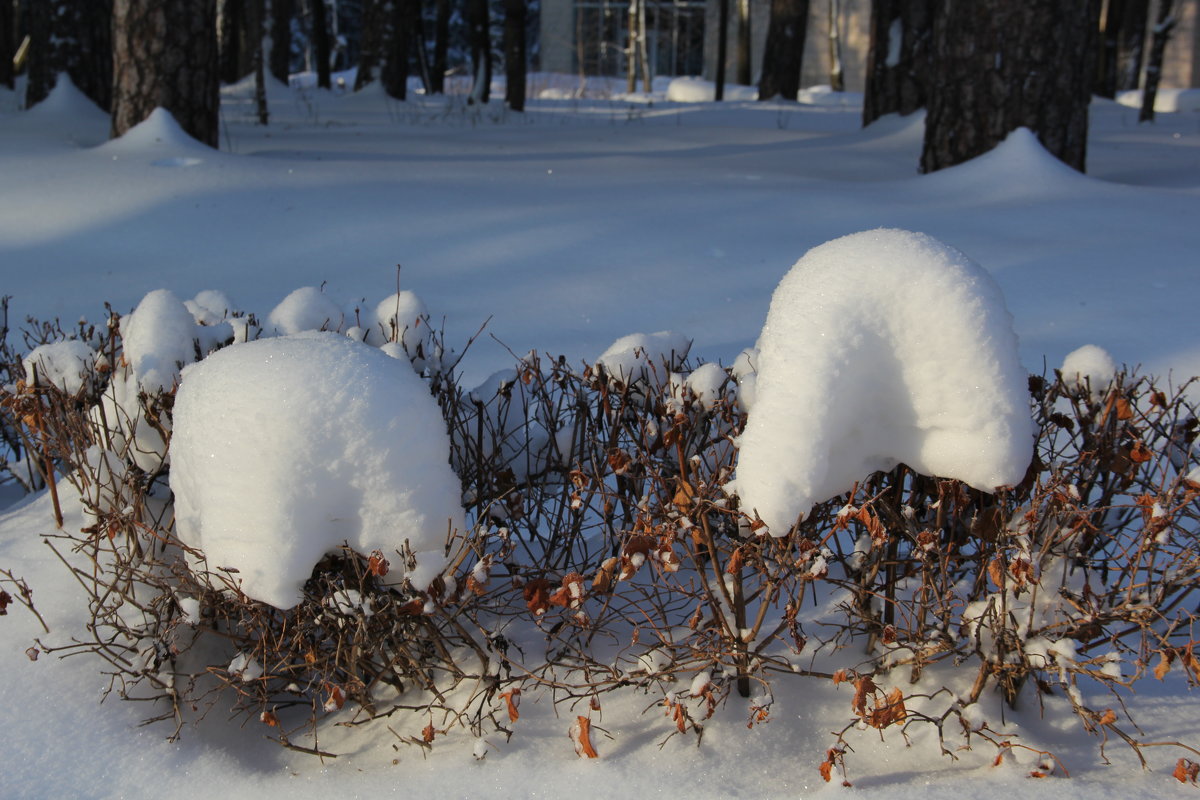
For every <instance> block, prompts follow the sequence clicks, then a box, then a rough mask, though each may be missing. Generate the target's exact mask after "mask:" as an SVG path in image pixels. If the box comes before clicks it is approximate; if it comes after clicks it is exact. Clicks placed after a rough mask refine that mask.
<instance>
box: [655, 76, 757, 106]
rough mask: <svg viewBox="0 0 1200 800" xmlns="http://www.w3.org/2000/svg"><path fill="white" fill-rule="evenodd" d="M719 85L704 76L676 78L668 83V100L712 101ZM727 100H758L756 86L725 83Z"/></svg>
mask: <svg viewBox="0 0 1200 800" xmlns="http://www.w3.org/2000/svg"><path fill="white" fill-rule="evenodd" d="M716 96H717V85H716V84H715V83H713V82H712V81H706V80H704V79H703V78H675V79H674V80H672V81H671V82H670V83H668V84H667V100H669V101H671V102H673V103H710V102H712V101H713V100H715V99H716ZM725 99H726V100H757V99H758V89H757V88H755V87H754V86H741V85H740V84H736V83H727V84H725Z"/></svg>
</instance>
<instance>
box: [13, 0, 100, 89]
mask: <svg viewBox="0 0 1200 800" xmlns="http://www.w3.org/2000/svg"><path fill="white" fill-rule="evenodd" d="M3 2H5V0H0V3H3ZM57 8H58V17H57V18H56V19H55V23H54V24H55V28H54V31H55V34H54V38H55V40H56V43H57V48H56V49H57V54H56V58H55V62H56V64H57V69H59V70H60V71H63V70H65V71H66V72H67V74H68V75H70V76H71V82H72V83H74V84H75V86H76V87H78V88H79V90H80V91H82V92H83V93H84V94H86V95H87V96H88V97H89V98H91V100H92V102H94V103H95V104H96V105H98V106H100V108H102V109H104V110H105V111H111V110H112V82H113V78H112V0H69V2H64V1H63V0H60V2H59V3H58V6H57Z"/></svg>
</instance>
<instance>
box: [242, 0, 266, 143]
mask: <svg viewBox="0 0 1200 800" xmlns="http://www.w3.org/2000/svg"><path fill="white" fill-rule="evenodd" d="M246 3H247V5H248V6H249V8H250V19H249V23H250V24H249V25H248V26H247V30H248V31H249V33H250V36H251V37H252V38H253V40H254V43H255V47H254V105H255V108H256V109H257V110H258V124H259V125H267V124H268V123H270V121H271V115H270V112H269V111H268V110H267V76H266V69H265V66H264V63H263V62H264V61H266V59H265V58H264V57H263V33H264V32H265V28H266V19H265V18H266V16H267V9H266V0H246Z"/></svg>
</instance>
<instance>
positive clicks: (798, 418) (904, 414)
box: [736, 229, 1033, 536]
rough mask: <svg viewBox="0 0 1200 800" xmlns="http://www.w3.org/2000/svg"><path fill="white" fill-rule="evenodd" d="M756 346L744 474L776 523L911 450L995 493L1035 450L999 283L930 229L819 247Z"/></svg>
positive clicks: (748, 494) (926, 467) (783, 526)
mask: <svg viewBox="0 0 1200 800" xmlns="http://www.w3.org/2000/svg"><path fill="white" fill-rule="evenodd" d="M758 347H759V354H758V359H757V367H758V376H757V381H756V398H755V401H754V406H753V408H752V409H751V411H750V413H749V416H748V418H747V421H746V430H745V433H744V435H743V436H742V443H741V451H740V453H739V457H738V467H737V481H736V487H737V492H738V494H739V496H740V497H741V499H742V507H743V508H744V509H745V510H746V511H748V512H754V511H757V512H758V514H759V516H760V517H761V518H762V520H763V521H764V522H765V523H766V524H767V528H768V530H769V531H770V533H771V534H773V535H776V536H783V535H785V534H786V533H787V531H788V529H789V528H790V527H791V525H792V523H794V522H795V521H796V520H797V519H798V518H799V517H800V515H801V514H807V513H808V512H809V511H810V510H811V509H812V506H813V505H814V504H816V503H819V502H822V501H824V500H827V499H829V498H831V497H834V496H836V495H838V494H840V493H841V492H845V491H848V490H849V489H850V488H851V487H852V485H853V484H854V482H855V481H857V480H859V479H861V478H865V477H866V476H867V475H869V474H870V473H872V472H875V471H877V470H886V469H891V468H893V467H895V466H896V465H897V464H898V463H901V462H903V463H905V464H907V465H908V466H910V467H912V468H913V469H915V470H917V471H919V472H922V473H925V474H928V475H938V476H942V477H950V478H957V479H959V480H962V481H964V482H966V483H968V484H970V485H971V486H974V487H976V488H978V489H982V490H985V491H992V490H995V489H996V488H997V487H1000V486H1005V485H1011V484H1015V483H1018V482H1020V480H1021V479H1022V477H1023V476H1024V474H1025V470H1026V469H1027V467H1028V466H1029V462H1030V460H1031V459H1032V457H1033V424H1032V420H1031V416H1030V410H1029V393H1028V389H1027V376H1026V373H1025V370H1024V369H1022V367H1021V364H1020V361H1019V360H1018V358H1017V338H1016V335H1015V334H1014V333H1013V329H1012V317H1011V315H1010V314H1009V313H1008V309H1007V308H1006V307H1005V305H1004V298H1003V296H1002V295H1001V293H1000V289H999V287H997V286H996V284H995V282H994V281H992V279H991V277H990V276H989V275H988V274H987V273H986V272H984V270H983V269H982V268H981V267H980V266H979V265H978V264H976V263H975V262H973V261H972V260H971V259H969V258H968V257H967V256H965V255H963V254H962V253H960V252H959V251H957V250H955V249H953V248H951V247H948V246H947V245H945V244H942V243H941V242H939V241H937V240H936V239H933V238H932V237H930V236H926V235H924V234H920V233H910V232H908V231H901V230H883V229H881V230H874V231H867V232H864V233H857V234H853V235H850V236H845V237H843V238H841V239H836V240H834V241H832V242H827V243H826V244H823V245H821V246H820V247H816V248H814V249H813V250H810V251H809V252H808V253H807V254H806V255H805V256H804V258H802V259H800V261H799V262H798V263H797V264H796V265H795V266H794V267H792V269H791V271H790V272H788V274H787V276H785V277H784V279H783V281H782V282H780V284H779V287H778V288H777V289H776V290H775V294H774V296H773V297H772V298H771V308H770V311H769V312H768V313H767V323H766V325H765V327H764V328H763V331H762V336H761V338H760V339H759V345H758Z"/></svg>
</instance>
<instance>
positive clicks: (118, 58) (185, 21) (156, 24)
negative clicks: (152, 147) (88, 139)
mask: <svg viewBox="0 0 1200 800" xmlns="http://www.w3.org/2000/svg"><path fill="white" fill-rule="evenodd" d="M219 89H220V86H219V83H218V80H217V31H216V7H215V5H214V2H213V0H115V2H114V5H113V110H112V135H113V136H120V135H122V134H123V133H125V132H126V131H128V130H129V129H130V128H132V127H133V126H134V125H137V124H138V123H139V122H142V121H143V120H144V119H146V117H148V116H150V112H151V111H153V110H154V109H155V108H157V107H160V106H161V107H162V108H165V109H166V110H167V111H169V112H171V114H172V115H174V117H175V119H176V120H177V121H178V122H179V124H180V125H181V126H182V127H183V129H184V130H185V131H187V133H188V134H189V135H191V136H192V137H194V138H196V139H198V140H200V141H201V142H204V143H205V144H207V145H210V146H212V147H216V146H217V144H218V129H219V110H218V109H219V106H218V100H219Z"/></svg>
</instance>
